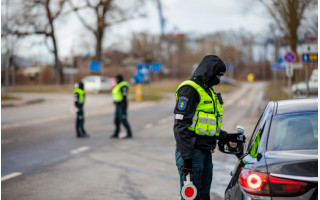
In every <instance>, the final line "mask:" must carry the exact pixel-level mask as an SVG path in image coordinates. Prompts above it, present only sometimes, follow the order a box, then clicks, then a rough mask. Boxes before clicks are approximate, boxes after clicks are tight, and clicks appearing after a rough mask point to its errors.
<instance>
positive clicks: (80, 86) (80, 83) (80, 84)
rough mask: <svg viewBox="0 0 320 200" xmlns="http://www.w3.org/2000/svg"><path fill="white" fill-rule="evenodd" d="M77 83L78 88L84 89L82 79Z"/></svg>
mask: <svg viewBox="0 0 320 200" xmlns="http://www.w3.org/2000/svg"><path fill="white" fill-rule="evenodd" d="M78 85H79V88H80V89H84V85H83V82H82V81H80V82H79V83H78Z"/></svg>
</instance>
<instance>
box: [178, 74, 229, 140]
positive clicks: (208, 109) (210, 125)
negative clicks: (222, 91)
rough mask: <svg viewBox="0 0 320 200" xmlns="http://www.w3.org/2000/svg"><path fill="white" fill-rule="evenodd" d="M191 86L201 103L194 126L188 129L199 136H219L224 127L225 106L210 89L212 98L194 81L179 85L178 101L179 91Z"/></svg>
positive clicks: (194, 119)
mask: <svg viewBox="0 0 320 200" xmlns="http://www.w3.org/2000/svg"><path fill="white" fill-rule="evenodd" d="M184 85H190V86H192V87H193V88H194V89H196V90H197V91H198V93H199V96H200V102H199V104H198V105H197V109H196V112H195V114H194V116H193V119H192V125H191V126H189V127H188V129H189V130H190V131H194V132H195V133H196V134H197V135H207V136H219V134H220V130H221V125H222V117H223V116H222V111H223V106H222V104H220V101H219V99H218V97H217V95H216V94H215V92H213V90H212V89H211V88H210V92H211V94H212V97H213V98H211V97H210V95H209V94H208V93H207V92H206V91H205V90H204V89H203V88H202V87H201V86H200V85H198V84H196V83H195V82H194V81H191V80H187V81H184V82H183V83H181V84H180V85H179V87H178V88H177V91H176V100H178V96H177V94H178V90H179V89H180V88H181V87H182V86H184Z"/></svg>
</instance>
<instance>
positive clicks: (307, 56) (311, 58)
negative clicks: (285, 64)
mask: <svg viewBox="0 0 320 200" xmlns="http://www.w3.org/2000/svg"><path fill="white" fill-rule="evenodd" d="M302 61H303V62H306V63H308V62H318V53H303V54H302Z"/></svg>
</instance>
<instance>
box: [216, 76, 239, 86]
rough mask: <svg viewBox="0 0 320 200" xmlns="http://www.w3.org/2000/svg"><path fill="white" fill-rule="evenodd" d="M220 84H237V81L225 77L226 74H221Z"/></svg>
mask: <svg viewBox="0 0 320 200" xmlns="http://www.w3.org/2000/svg"><path fill="white" fill-rule="evenodd" d="M220 84H226V85H235V84H236V81H235V80H234V79H231V78H228V77H225V76H221V77H220Z"/></svg>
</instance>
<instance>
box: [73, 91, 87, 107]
mask: <svg viewBox="0 0 320 200" xmlns="http://www.w3.org/2000/svg"><path fill="white" fill-rule="evenodd" d="M73 93H74V94H75V93H78V95H79V103H81V104H83V103H84V102H85V101H86V98H85V95H84V91H83V89H80V88H75V89H73Z"/></svg>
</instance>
